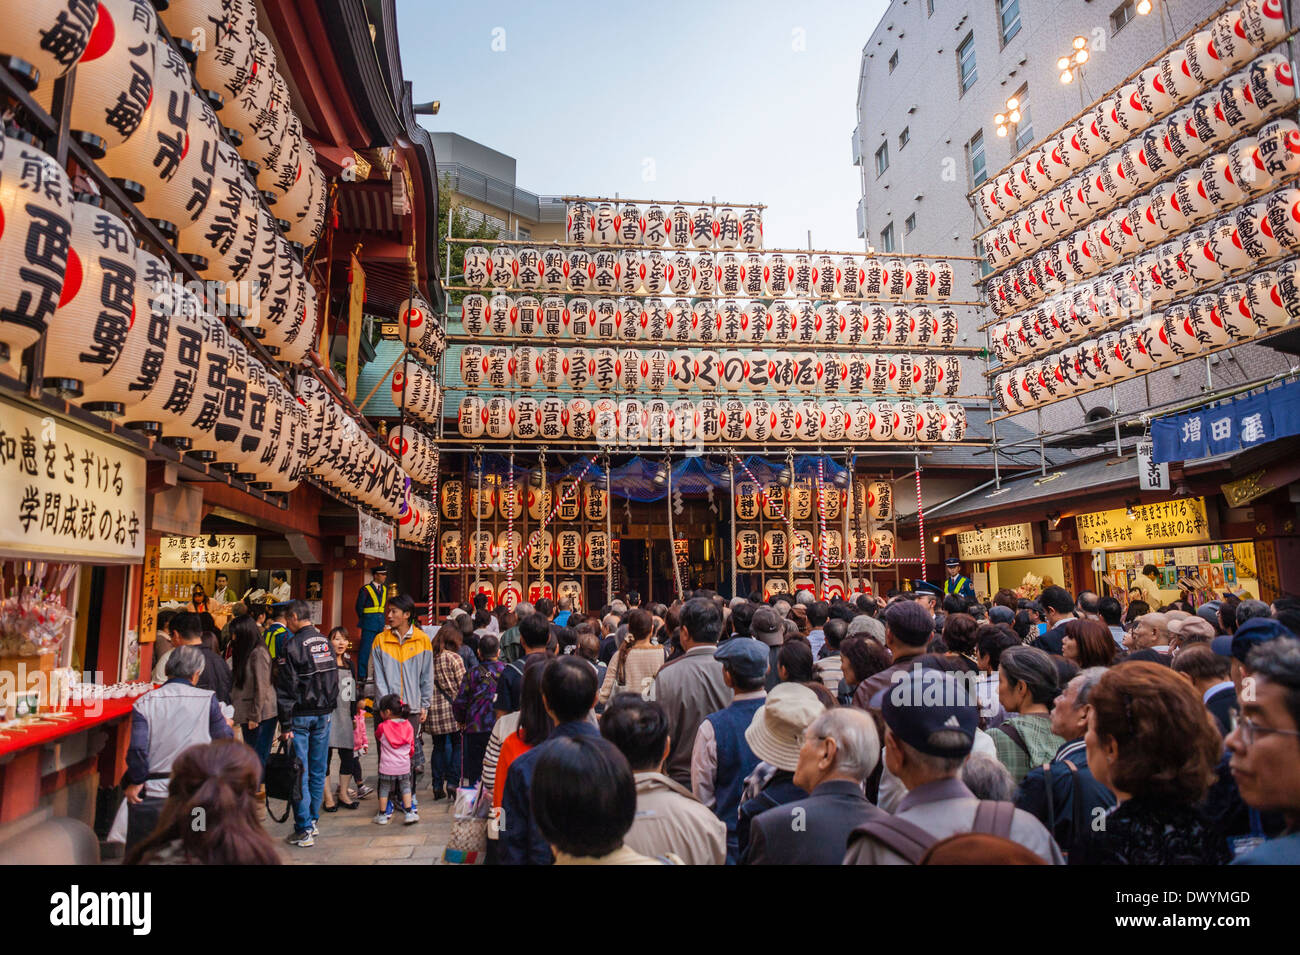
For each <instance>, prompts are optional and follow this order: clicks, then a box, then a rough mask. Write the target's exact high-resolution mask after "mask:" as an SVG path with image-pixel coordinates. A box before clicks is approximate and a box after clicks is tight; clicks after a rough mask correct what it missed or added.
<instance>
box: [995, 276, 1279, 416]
mask: <svg viewBox="0 0 1300 955" xmlns="http://www.w3.org/2000/svg"><path fill="white" fill-rule="evenodd" d="M1297 322H1300V283H1298V282H1297V265H1296V263H1295V262H1294V261H1290V262H1285V263H1283V264H1281V265H1279V266H1278V267H1277V268H1276V269H1275V270H1264V271H1259V272H1255V273H1254V274H1252V275H1251V276H1250V277H1249V278H1248V279H1247V280H1246V281H1244V282H1233V283H1229V284H1227V285H1224V286H1222V287H1221V288H1219V289H1218V290H1217V291H1215V292H1211V293H1207V294H1205V295H1199V296H1196V297H1194V298H1192V299H1191V300H1190V301H1188V302H1185V303H1178V304H1174V305H1172V306H1170V307H1169V308H1167V309H1165V310H1164V311H1163V312H1157V313H1154V314H1151V315H1147V316H1145V317H1143V318H1141V319H1139V320H1138V321H1135V322H1132V323H1130V324H1128V325H1125V326H1123V327H1122V328H1119V329H1115V330H1112V331H1108V332H1106V333H1105V334H1103V335H1101V336H1099V337H1097V338H1094V339H1089V340H1087V341H1084V342H1081V343H1079V344H1077V345H1072V346H1070V347H1068V348H1065V349H1063V350H1061V351H1059V352H1054V353H1052V354H1050V355H1048V356H1046V357H1045V358H1041V359H1035V360H1032V361H1030V362H1029V363H1028V364H1025V365H1023V366H1021V367H1019V368H1016V369H1014V370H1010V371H1004V372H1001V373H999V374H998V375H997V376H996V377H995V381H994V393H995V395H996V396H997V399H998V402H999V404H1000V405H1001V407H1002V409H1003V410H1004V411H1008V412H1015V411H1023V410H1025V409H1028V408H1034V407H1037V406H1039V405H1042V404H1046V403H1049V402H1052V401H1055V400H1058V399H1060V398H1066V397H1069V396H1071V395H1073V394H1078V393H1081V392H1084V391H1089V390H1092V389H1094V388H1099V387H1102V386H1105V385H1111V384H1117V383H1119V382H1121V381H1124V380H1126V379H1128V378H1131V377H1134V376H1136V375H1140V374H1143V373H1145V372H1147V371H1151V370H1152V369H1154V368H1158V367H1161V366H1163V365H1170V364H1177V363H1178V362H1182V361H1186V360H1187V359H1189V358H1194V357H1196V356H1197V355H1199V354H1201V353H1203V352H1206V351H1209V350H1211V349H1217V348H1221V347H1223V346H1225V345H1230V344H1234V343H1240V342H1246V341H1250V340H1251V339H1252V338H1254V337H1255V336H1257V335H1259V334H1261V333H1272V332H1276V331H1278V330H1280V329H1284V328H1287V327H1292V326H1294V325H1296V324H1297Z"/></svg>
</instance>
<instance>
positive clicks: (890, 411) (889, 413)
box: [867, 400, 898, 441]
mask: <svg viewBox="0 0 1300 955" xmlns="http://www.w3.org/2000/svg"><path fill="white" fill-rule="evenodd" d="M867 422H868V430H869V431H870V433H871V439H872V440H873V441H889V440H892V439H893V437H894V433H895V429H896V428H897V426H898V415H897V413H896V412H895V410H894V405H893V402H890V401H885V400H880V401H873V402H872V403H871V405H870V407H869V409H868V411H867Z"/></svg>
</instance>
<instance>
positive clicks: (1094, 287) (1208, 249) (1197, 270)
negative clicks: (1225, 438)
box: [990, 188, 1300, 362]
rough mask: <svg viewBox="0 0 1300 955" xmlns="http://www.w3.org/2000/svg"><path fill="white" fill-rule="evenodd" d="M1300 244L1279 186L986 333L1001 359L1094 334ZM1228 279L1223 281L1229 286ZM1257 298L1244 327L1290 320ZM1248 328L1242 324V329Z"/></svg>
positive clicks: (1269, 328)
mask: <svg viewBox="0 0 1300 955" xmlns="http://www.w3.org/2000/svg"><path fill="white" fill-rule="evenodd" d="M1297 251H1300V190H1296V189H1292V188H1285V189H1280V190H1278V191H1277V192H1274V193H1272V194H1271V195H1269V196H1268V197H1266V199H1264V200H1261V201H1258V202H1253V203H1250V204H1248V205H1245V206H1241V207H1240V208H1238V209H1237V211H1236V212H1235V213H1231V214H1229V215H1226V216H1222V217H1221V218H1219V219H1216V220H1214V221H1213V222H1211V223H1209V224H1207V225H1206V226H1203V227H1201V228H1197V229H1193V230H1192V231H1190V232H1188V233H1187V234H1186V235H1185V236H1183V238H1182V239H1181V240H1180V241H1175V242H1170V243H1168V244H1167V245H1165V246H1162V247H1160V248H1157V249H1155V250H1152V251H1151V252H1148V253H1144V254H1143V255H1139V256H1137V257H1136V258H1135V259H1133V260H1132V261H1131V262H1129V263H1127V264H1125V265H1121V266H1119V267H1117V268H1116V269H1114V270H1112V272H1111V273H1109V274H1108V275H1107V276H1106V277H1104V278H1103V279H1099V280H1097V281H1095V282H1093V283H1089V284H1086V285H1083V286H1080V287H1078V288H1076V289H1074V290H1071V291H1070V292H1068V293H1065V294H1062V295H1060V296H1057V297H1056V298H1054V299H1053V300H1051V301H1049V302H1048V303H1047V304H1046V305H1045V306H1040V307H1037V308H1034V309H1030V310H1029V311H1026V312H1024V313H1022V314H1021V315H1019V316H1016V317H1014V318H1012V319H1009V320H1007V321H1005V322H999V323H996V324H994V325H993V326H992V327H991V329H990V337H991V340H992V343H993V349H994V352H995V354H997V355H998V357H999V358H1000V359H1001V360H1002V361H1003V362H1014V361H1020V360H1024V359H1025V358H1029V357H1032V356H1033V355H1035V354H1038V353H1040V352H1042V351H1045V350H1047V349H1048V348H1051V347H1059V346H1060V345H1062V344H1064V343H1067V342H1070V341H1073V340H1076V339H1079V338H1082V337H1084V336H1087V335H1089V334H1093V335H1095V334H1096V333H1097V332H1098V331H1102V330H1105V329H1107V328H1110V327H1112V326H1114V325H1117V324H1119V323H1122V322H1124V321H1126V320H1128V319H1130V318H1138V317H1140V316H1143V315H1145V314H1146V313H1147V312H1148V311H1150V310H1151V309H1153V308H1162V307H1164V306H1167V305H1168V304H1169V303H1171V302H1174V301H1177V300H1179V299H1183V298H1186V297H1188V296H1190V295H1194V294H1195V293H1196V291H1197V290H1198V289H1200V288H1204V287H1206V286H1209V285H1213V284H1215V283H1218V282H1222V281H1224V280H1226V279H1231V278H1233V277H1238V276H1243V275H1245V274H1247V273H1250V272H1252V271H1255V270H1257V269H1259V268H1260V267H1261V266H1263V265H1264V264H1266V263H1268V262H1270V261H1273V260H1275V259H1278V258H1280V257H1282V256H1287V255H1291V254H1293V253H1295V252H1297ZM1232 287H1233V286H1229V288H1232ZM1266 309H1267V306H1266V305H1265V304H1263V303H1261V305H1260V306H1259V307H1258V308H1257V309H1256V310H1255V312H1254V313H1252V314H1253V317H1251V320H1250V321H1249V322H1248V323H1243V324H1242V326H1241V331H1242V334H1243V335H1244V336H1245V337H1251V336H1253V335H1255V334H1258V333H1261V332H1264V333H1272V332H1274V331H1277V330H1278V329H1279V328H1282V327H1285V326H1286V324H1288V322H1287V321H1285V320H1283V319H1282V318H1281V317H1280V315H1279V314H1270V313H1268V312H1267V311H1266ZM1247 329H1248V330H1247Z"/></svg>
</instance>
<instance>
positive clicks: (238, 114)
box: [160, 0, 328, 246]
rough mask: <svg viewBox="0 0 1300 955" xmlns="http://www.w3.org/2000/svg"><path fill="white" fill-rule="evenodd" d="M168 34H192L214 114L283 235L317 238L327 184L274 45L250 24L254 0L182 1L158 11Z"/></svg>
mask: <svg viewBox="0 0 1300 955" xmlns="http://www.w3.org/2000/svg"><path fill="white" fill-rule="evenodd" d="M160 15H161V17H162V19H163V22H164V23H165V24H166V25H167V28H168V29H169V30H170V31H171V33H172V34H173V35H174V36H177V37H181V38H199V39H200V40H201V42H196V43H195V48H196V50H197V59H196V62H195V75H196V76H197V77H198V81H199V83H200V85H201V86H203V88H204V89H207V90H212V91H214V92H216V93H218V94H220V95H221V97H222V98H223V100H224V105H223V107H222V110H221V119H222V121H223V123H224V124H225V125H226V126H227V127H228V128H230V129H233V130H235V131H236V132H238V133H239V135H240V137H241V142H240V144H239V153H240V155H241V157H242V158H244V159H247V160H250V161H252V162H253V163H255V164H256V166H255V168H256V179H257V182H256V185H257V189H258V190H260V191H261V192H263V193H265V194H266V196H267V198H268V201H269V202H272V203H274V205H273V207H272V208H273V209H274V211H275V215H276V217H277V218H278V219H281V220H283V221H285V222H287V223H288V226H287V232H286V235H287V237H288V238H289V239H290V240H292V241H294V242H297V243H299V244H301V245H304V246H305V245H310V244H311V243H312V242H314V241H315V240H316V237H317V235H319V233H320V230H321V227H322V226H323V225H324V221H325V207H326V199H327V187H328V184H327V183H326V181H325V176H324V174H323V173H322V172H321V170H320V167H319V166H318V165H317V162H316V151H315V149H314V148H313V147H312V145H311V143H310V142H308V141H307V138H306V136H305V135H304V132H303V127H302V122H301V120H300V119H299V118H298V115H297V113H296V112H295V111H294V109H293V105H292V102H291V100H290V97H289V88H288V84H287V83H286V82H285V80H284V77H283V76H282V75H281V74H280V72H279V71H278V70H277V68H276V62H275V51H274V49H273V48H272V46H271V44H270V42H269V41H268V40H267V38H266V36H265V35H264V34H263V33H262V32H261V31H260V30H259V29H258V28H257V9H256V5H255V4H254V2H253V0H183V2H173V3H170V4H169V5H168V6H167V8H166V9H164V10H163V11H162V12H161V14H160Z"/></svg>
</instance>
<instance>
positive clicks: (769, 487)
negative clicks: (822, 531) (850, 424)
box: [736, 480, 893, 521]
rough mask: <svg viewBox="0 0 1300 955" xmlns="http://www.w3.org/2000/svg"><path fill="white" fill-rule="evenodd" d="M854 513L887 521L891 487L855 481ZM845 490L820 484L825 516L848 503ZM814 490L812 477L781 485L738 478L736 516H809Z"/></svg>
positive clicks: (750, 518) (833, 516) (800, 518)
mask: <svg viewBox="0 0 1300 955" xmlns="http://www.w3.org/2000/svg"><path fill="white" fill-rule="evenodd" d="M854 493H855V494H856V495H857V505H858V516H859V517H861V518H863V519H868V520H871V521H887V520H889V519H890V518H891V517H892V516H893V490H892V488H891V487H890V486H889V484H888V483H887V482H885V481H857V482H856V484H855V487H854ZM848 495H849V492H848V491H847V490H840V489H839V488H837V487H834V486H832V485H829V484H823V485H822V498H823V501H824V503H825V507H826V519H827V520H835V519H836V518H837V517H839V515H840V509H841V507H843V506H847V504H848ZM816 499H817V491H816V485H815V484H814V483H813V482H812V481H808V480H803V481H796V482H795V483H794V484H793V485H791V486H790V487H788V488H787V487H784V486H783V485H781V484H780V483H778V482H776V481H772V482H769V483H768V484H763V485H760V484H756V483H754V482H753V481H741V482H738V483H737V484H736V518H737V520H741V521H754V520H758V518H759V515H760V514H761V515H762V516H763V517H765V518H767V519H768V520H770V521H772V520H784V519H785V518H786V517H789V518H790V519H792V520H796V521H806V520H809V519H810V518H811V517H812V516H813V514H814V510H813V508H814V507H815V506H816Z"/></svg>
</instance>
